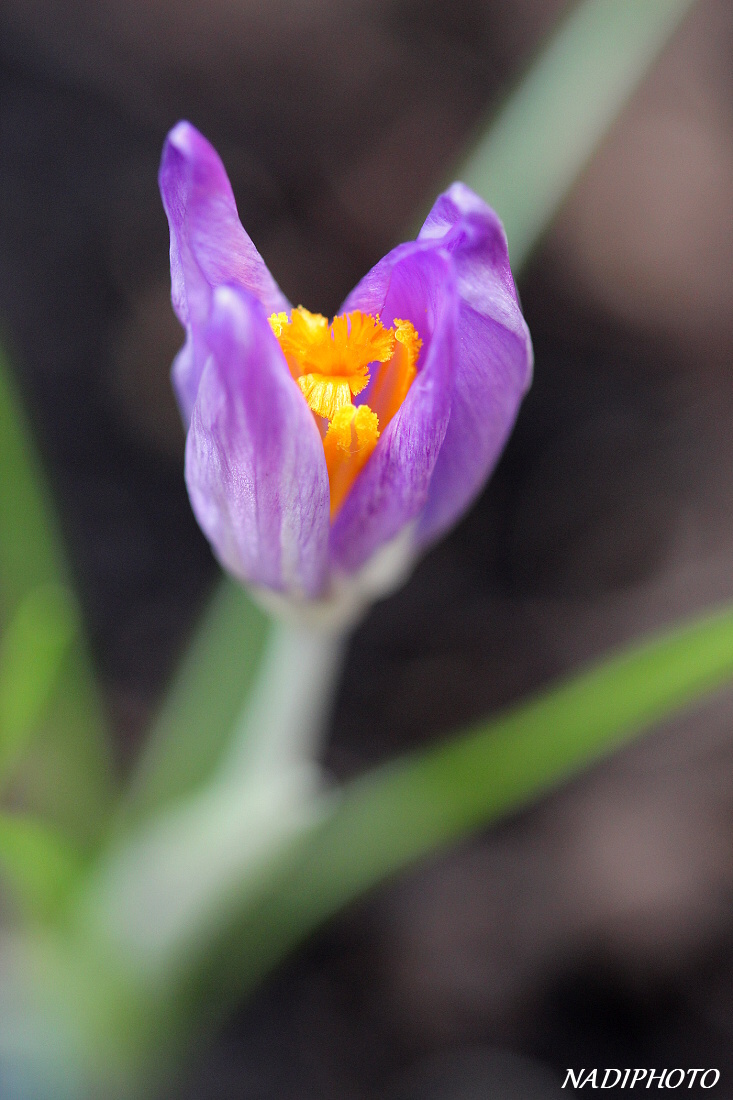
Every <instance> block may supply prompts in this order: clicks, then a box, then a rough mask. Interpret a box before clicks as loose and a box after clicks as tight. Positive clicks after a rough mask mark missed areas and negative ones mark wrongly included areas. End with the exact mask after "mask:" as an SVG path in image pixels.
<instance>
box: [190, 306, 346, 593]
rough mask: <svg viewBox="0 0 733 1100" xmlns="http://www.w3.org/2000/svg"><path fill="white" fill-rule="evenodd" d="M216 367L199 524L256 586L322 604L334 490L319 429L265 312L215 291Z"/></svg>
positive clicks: (211, 345) (211, 330)
mask: <svg viewBox="0 0 733 1100" xmlns="http://www.w3.org/2000/svg"><path fill="white" fill-rule="evenodd" d="M212 297H213V301H212V309H211V317H210V320H209V323H208V325H207V327H206V333H205V337H206V343H207V348H208V350H209V355H208V361H207V363H206V367H205V369H204V372H203V375H202V377H201V382H200V385H199V388H198V395H197V397H196V402H195V405H194V408H193V415H192V418H191V426H190V429H189V433H188V440H187V444H186V483H187V485H188V491H189V495H190V498H191V504H192V507H193V510H194V513H195V514H196V518H197V520H198V522H199V524H200V526H201V528H202V529H203V531H204V533H205V535H206V536H207V538H208V539H209V541H210V542H211V543H212V546H213V547H214V550H215V552H216V555H217V557H218V558H219V560H220V562H221V563H222V565H223V566H224V567H225V568H226V569H228V570H229V571H230V572H231V573H233V574H234V575H235V576H236V577H238V578H239V579H241V580H243V581H246V582H247V583H248V584H251V585H255V586H259V587H264V588H270V589H274V590H276V591H280V592H285V593H288V594H290V595H293V596H296V597H303V596H309V597H313V596H317V595H319V594H320V592H321V591H322V590H323V588H324V586H325V584H326V581H327V573H328V532H329V514H328V513H329V489H328V474H327V471H326V462H325V457H324V454H323V444H322V442H321V438H320V435H319V433H318V429H317V427H316V424H315V421H314V419H313V416H312V414H311V412H310V410H309V409H308V406H307V405H306V403H305V401H304V400H303V397H302V395H301V393H300V390H299V389H298V387H297V385H296V384H295V382H294V381H293V379H292V378H291V376H290V372H289V371H288V368H287V364H286V363H285V359H284V358H283V355H282V352H281V351H280V347H279V345H278V343H277V340H276V339H275V337H274V335H273V333H272V330H271V329H270V326H269V324H268V322H267V318H266V315H265V312H264V309H263V307H262V305H261V304H260V303H259V302H257V301H256V300H255V299H254V298H252V296H251V295H249V294H248V293H247V292H246V291H243V290H242V289H240V288H237V287H227V286H223V287H220V288H218V289H217V290H215V291H214V293H213V296H212Z"/></svg>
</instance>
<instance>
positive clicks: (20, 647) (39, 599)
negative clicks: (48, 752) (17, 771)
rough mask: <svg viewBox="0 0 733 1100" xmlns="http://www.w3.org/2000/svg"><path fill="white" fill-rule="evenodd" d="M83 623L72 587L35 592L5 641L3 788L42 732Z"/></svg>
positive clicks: (0, 660)
mask: <svg viewBox="0 0 733 1100" xmlns="http://www.w3.org/2000/svg"><path fill="white" fill-rule="evenodd" d="M77 629H78V623H77V620H76V607H75V604H74V601H73V599H72V598H71V596H70V595H69V592H68V591H67V589H66V588H62V587H60V586H59V585H57V584H48V585H44V586H43V587H42V588H34V589H32V590H31V591H30V592H29V593H28V595H27V596H26V597H25V598H24V599H23V600H22V601H21V602H20V604H19V606H18V608H17V610H16V612H15V614H14V615H13V617H12V619H11V620H10V623H9V624H8V626H7V628H6V629H5V631H4V633H3V636H2V639H0V789H2V783H3V779H4V778H5V776H6V775H7V773H8V771H9V770H10V769H11V768H12V765H13V763H14V762H15V760H16V759H17V757H18V755H19V754H20V753H21V752H22V750H23V748H24V747H25V745H26V742H27V741H28V739H29V738H30V737H31V735H32V734H33V733H34V731H35V730H36V729H37V727H38V725H39V723H40V721H41V719H42V717H43V714H44V711H45V709H46V707H47V705H48V702H49V698H50V695H51V692H52V690H53V688H54V686H55V685H56V683H57V682H58V679H59V676H60V675H61V669H62V665H63V661H64V658H65V657H66V655H67V653H68V651H69V647H70V646H71V644H72V642H73V640H74V637H75V635H76V631H77Z"/></svg>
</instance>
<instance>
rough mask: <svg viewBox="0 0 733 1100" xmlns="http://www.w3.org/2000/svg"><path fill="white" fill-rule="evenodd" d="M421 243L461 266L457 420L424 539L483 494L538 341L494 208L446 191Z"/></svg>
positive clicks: (457, 189)
mask: <svg viewBox="0 0 733 1100" xmlns="http://www.w3.org/2000/svg"><path fill="white" fill-rule="evenodd" d="M418 241H419V242H425V243H429V244H431V245H432V246H434V247H436V248H441V249H444V250H445V251H447V252H448V253H449V255H450V256H451V257H452V260H453V264H454V267H455V273H456V280H457V291H458V300H459V311H458V348H459V351H458V360H457V364H456V378H455V387H454V392H453V401H452V408H451V416H450V421H449V423H448V429H447V431H446V434H445V439H444V441H443V446H442V448H441V451H440V455H439V457H438V461H437V462H436V464H435V470H434V472H433V477H432V480H431V484H430V492H429V494H428V500H427V504H426V507H425V510H424V511H423V513H422V516H421V517H420V523H419V525H418V531H417V538H418V541H419V542H420V543H421V544H423V545H425V544H427V543H429V542H432V541H433V540H434V539H435V538H437V537H438V536H439V535H440V534H442V532H444V531H445V530H447V528H449V527H450V526H451V525H452V524H453V523H455V521H456V520H457V519H458V518H459V517H460V516H461V515H462V513H463V512H464V511H465V510H466V508H468V506H469V505H470V504H471V503H472V501H473V500H474V499H475V497H476V496H478V494H479V493H480V491H481V489H482V487H483V485H484V483H485V482H486V479H487V478H488V477H489V475H490V473H491V471H492V470H493V468H494V466H495V465H496V462H497V460H498V458H499V456H500V454H501V452H502V450H503V448H504V444H505V443H506V440H507V438H508V436H509V433H510V431H511V429H512V427H513V425H514V421H515V419H516V416H517V413H518V411H519V406H520V403H521V401H522V398H523V397H524V394H525V393H526V391H527V389H528V387H529V385H530V382H531V380H532V361H533V360H532V344H531V340H530V336H529V330H528V328H527V325H526V324H525V321H524V318H523V317H522V312H521V309H520V306H519V301H518V298H517V292H516V288H515V285H514V279H513V278H512V273H511V269H510V267H509V255H508V251H507V243H506V237H505V235H504V230H503V227H502V225H501V222H500V221H499V218H498V217H497V215H496V214H495V213H494V211H493V210H492V209H491V208H490V207H489V206H487V205H486V203H485V202H483V200H482V199H480V198H479V197H478V195H475V194H474V192H473V191H471V190H470V188H468V187H466V186H465V185H464V184H462V183H454V184H453V186H452V187H451V188H450V189H449V190H448V191H447V192H445V194H443V195H441V196H440V198H439V199H438V200H437V202H436V203H435V205H434V207H433V209H432V211H431V212H430V214H429V215H428V218H427V220H426V222H425V225H424V226H423V228H422V230H421V232H420V235H419V237H418Z"/></svg>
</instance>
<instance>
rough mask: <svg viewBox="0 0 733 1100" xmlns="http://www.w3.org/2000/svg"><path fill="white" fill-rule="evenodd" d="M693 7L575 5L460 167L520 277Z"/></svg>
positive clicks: (673, 1)
mask: <svg viewBox="0 0 733 1100" xmlns="http://www.w3.org/2000/svg"><path fill="white" fill-rule="evenodd" d="M693 2H694V0H586V2H585V3H582V4H578V5H576V6H574V8H573V9H572V11H571V13H570V15H569V16H568V17H567V18H566V19H565V20H564V21H563V22H562V23H561V24H560V26H559V27H558V28H557V30H556V32H555V33H554V34H553V35H552V37H551V38H550V39H549V40H548V41H547V42H546V43H545V44H544V45H543V47H542V52H541V54H540V56H539V57H538V58H537V60H536V61H535V63H534V64H533V65H532V66H531V68H530V69H529V71H528V73H527V76H526V77H525V79H524V80H523V81H522V82H521V83H520V84H519V85H518V86H517V88H515V90H514V91H513V93H512V94H511V95H510V96H509V97H508V99H507V100H506V102H505V104H504V106H503V108H502V109H501V110H500V111H499V112H498V114H497V115H496V116H495V117H494V119H493V121H492V122H491V124H490V125H489V126H487V128H486V129H485V130H484V131H483V133H482V135H481V136H480V138H479V139H478V141H477V142H476V145H475V146H474V148H473V150H472V152H471V153H470V155H469V156H468V158H467V160H466V161H465V163H464V164H463V165H462V166H461V167H460V168H459V169H458V170H457V173H456V175H457V178H459V179H462V180H463V181H464V182H465V183H467V184H468V185H469V186H470V187H472V188H473V189H474V190H475V191H477V192H478V194H480V195H481V196H482V197H483V198H485V199H486V201H487V202H489V203H490V204H491V205H492V206H493V207H494V208H495V209H496V211H497V213H498V214H499V216H500V218H501V219H502V221H503V222H504V228H505V230H506V234H507V240H508V241H509V254H510V256H511V259H512V267H513V268H514V270H515V272H516V271H517V269H519V268H521V266H522V265H523V264H524V263H525V261H526V260H527V258H528V256H529V254H530V252H531V251H532V249H533V248H534V247H535V246H536V244H537V242H538V241H539V239H540V237H541V236H542V234H543V233H544V232H545V230H546V229H547V228H548V226H549V225H550V223H551V221H552V219H553V217H554V216H555V214H556V213H557V210H558V208H559V207H560V206H561V204H562V203H563V201H564V200H565V198H566V197H567V195H568V193H569V192H570V190H571V189H572V186H573V184H574V183H575V180H576V179H577V177H578V175H579V174H580V172H581V171H582V170H583V168H584V167H585V165H586V164H587V163H588V161H589V160H590V159H591V157H592V155H593V153H594V151H595V150H596V148H597V146H598V145H599V143H600V141H601V140H602V138H603V137H604V135H605V134H606V132H607V130H608V129H609V127H610V126H611V124H612V123H613V121H614V119H615V118H616V117H617V115H618V114H619V112H620V111H621V109H622V107H623V106H624V104H625V103H626V102H627V100H628V99H629V98H630V96H631V95H632V93H633V92H634V90H635V89H636V87H637V86H638V84H639V82H640V80H641V79H642V77H643V76H644V74H645V73H646V72H647V71H648V69H649V66H650V64H651V63H652V62H653V61H654V59H655V58H656V56H657V55H658V54H659V52H660V50H661V49H662V47H663V46H664V44H665V42H666V41H667V40H668V38H669V37H670V35H671V34H672V32H673V31H674V30H675V28H676V27H677V25H678V24H679V22H680V21H681V19H682V17H683V16H684V15H685V14H686V13H687V11H689V9H690V8H691V7H692V4H693Z"/></svg>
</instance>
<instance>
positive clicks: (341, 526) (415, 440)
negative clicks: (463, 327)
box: [330, 244, 458, 572]
mask: <svg viewBox="0 0 733 1100" xmlns="http://www.w3.org/2000/svg"><path fill="white" fill-rule="evenodd" d="M391 255H393V256H394V254H391ZM371 275H372V276H374V272H372V273H371ZM367 278H369V276H368V277H367ZM385 286H386V292H385V293H384V294H382V293H381V288H380V287H379V284H378V281H377V278H376V277H375V278H373V280H372V284H371V285H370V286H369V287H368V288H367V289H366V292H365V290H364V286H363V284H360V288H361V292H362V294H364V298H363V300H364V301H365V302H367V298H369V299H370V300H371V301H370V302H367V309H368V311H369V312H379V313H380V314H381V316H382V319H383V321H384V322H385V324H387V325H391V324H392V322H393V321H394V319H395V318H402V319H406V320H409V321H412V323H413V324H414V325H415V327H416V328H417V330H418V332H419V333H420V336H421V337H422V339H423V349H422V353H421V359H420V368H419V372H418V375H417V378H416V379H415V381H414V382H413V384H412V386H411V387H410V389H409V391H408V394H407V396H406V398H405V400H404V402H403V403H402V406H401V407H400V409H399V410H398V412H397V413H396V414H395V416H394V417H393V418H392V420H391V421H390V422H389V424H388V425H387V427H386V428H385V430H384V431H383V432H382V434H381V436H380V439H379V442H378V443H377V446H376V447H375V449H374V453H373V454H372V455H371V457H370V459H369V461H368V462H367V464H366V466H365V467H364V469H363V470H362V472H361V473H360V475H359V476H358V478H357V479H356V481H355V483H354V486H353V488H352V489H351V492H350V493H349V495H348V497H347V498H346V501H345V502H344V505H343V507H342V508H341V511H340V512H339V513H338V515H337V517H336V519H335V521H334V524H333V528H332V531H331V541H330V549H331V558H332V561H333V562H334V564H335V565H336V566H337V567H338V568H340V569H342V570H344V571H346V572H353V571H354V570H356V569H358V568H359V567H360V566H361V565H363V564H364V563H365V562H366V561H367V560H368V559H369V558H370V557H371V555H372V554H373V553H374V552H375V551H376V550H378V549H379V548H380V547H381V546H383V545H384V544H385V543H387V542H388V541H389V540H390V539H392V538H393V537H394V536H395V535H397V534H398V533H399V532H400V531H401V530H402V529H403V528H404V527H405V526H406V525H407V524H408V523H410V521H412V520H414V519H415V518H416V516H418V515H419V513H420V511H421V509H422V508H423V507H424V505H425V502H426V499H427V496H428V490H429V486H430V479H431V475H432V473H433V469H434V466H435V463H436V460H437V458H438V455H439V452H440V448H441V444H442V443H443V437H444V435H445V432H446V428H447V426H448V419H449V416H450V407H451V393H452V390H453V382H454V369H455V362H456V351H457V347H456V320H457V304H458V303H457V297H456V288H455V278H454V273H453V265H452V262H451V260H450V258H449V257H448V255H447V254H445V253H443V252H441V251H440V250H439V249H434V248H431V249H425V248H424V247H421V246H419V245H418V246H415V245H414V244H413V245H411V246H405V247H403V248H402V249H401V250H399V254H398V255H396V256H395V258H394V262H393V263H391V264H390V266H389V270H388V272H387V275H386V277H385ZM375 287H376V290H375ZM357 291H359V288H357ZM357 291H355V292H354V296H356V294H357ZM375 294H376V296H377V298H380V299H381V300H380V301H379V302H378V307H379V308H374V306H375V302H376V300H377V299H376V298H375ZM349 301H350V300H349ZM344 308H346V309H348V308H364V306H351V305H346V306H345V307H344Z"/></svg>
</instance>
